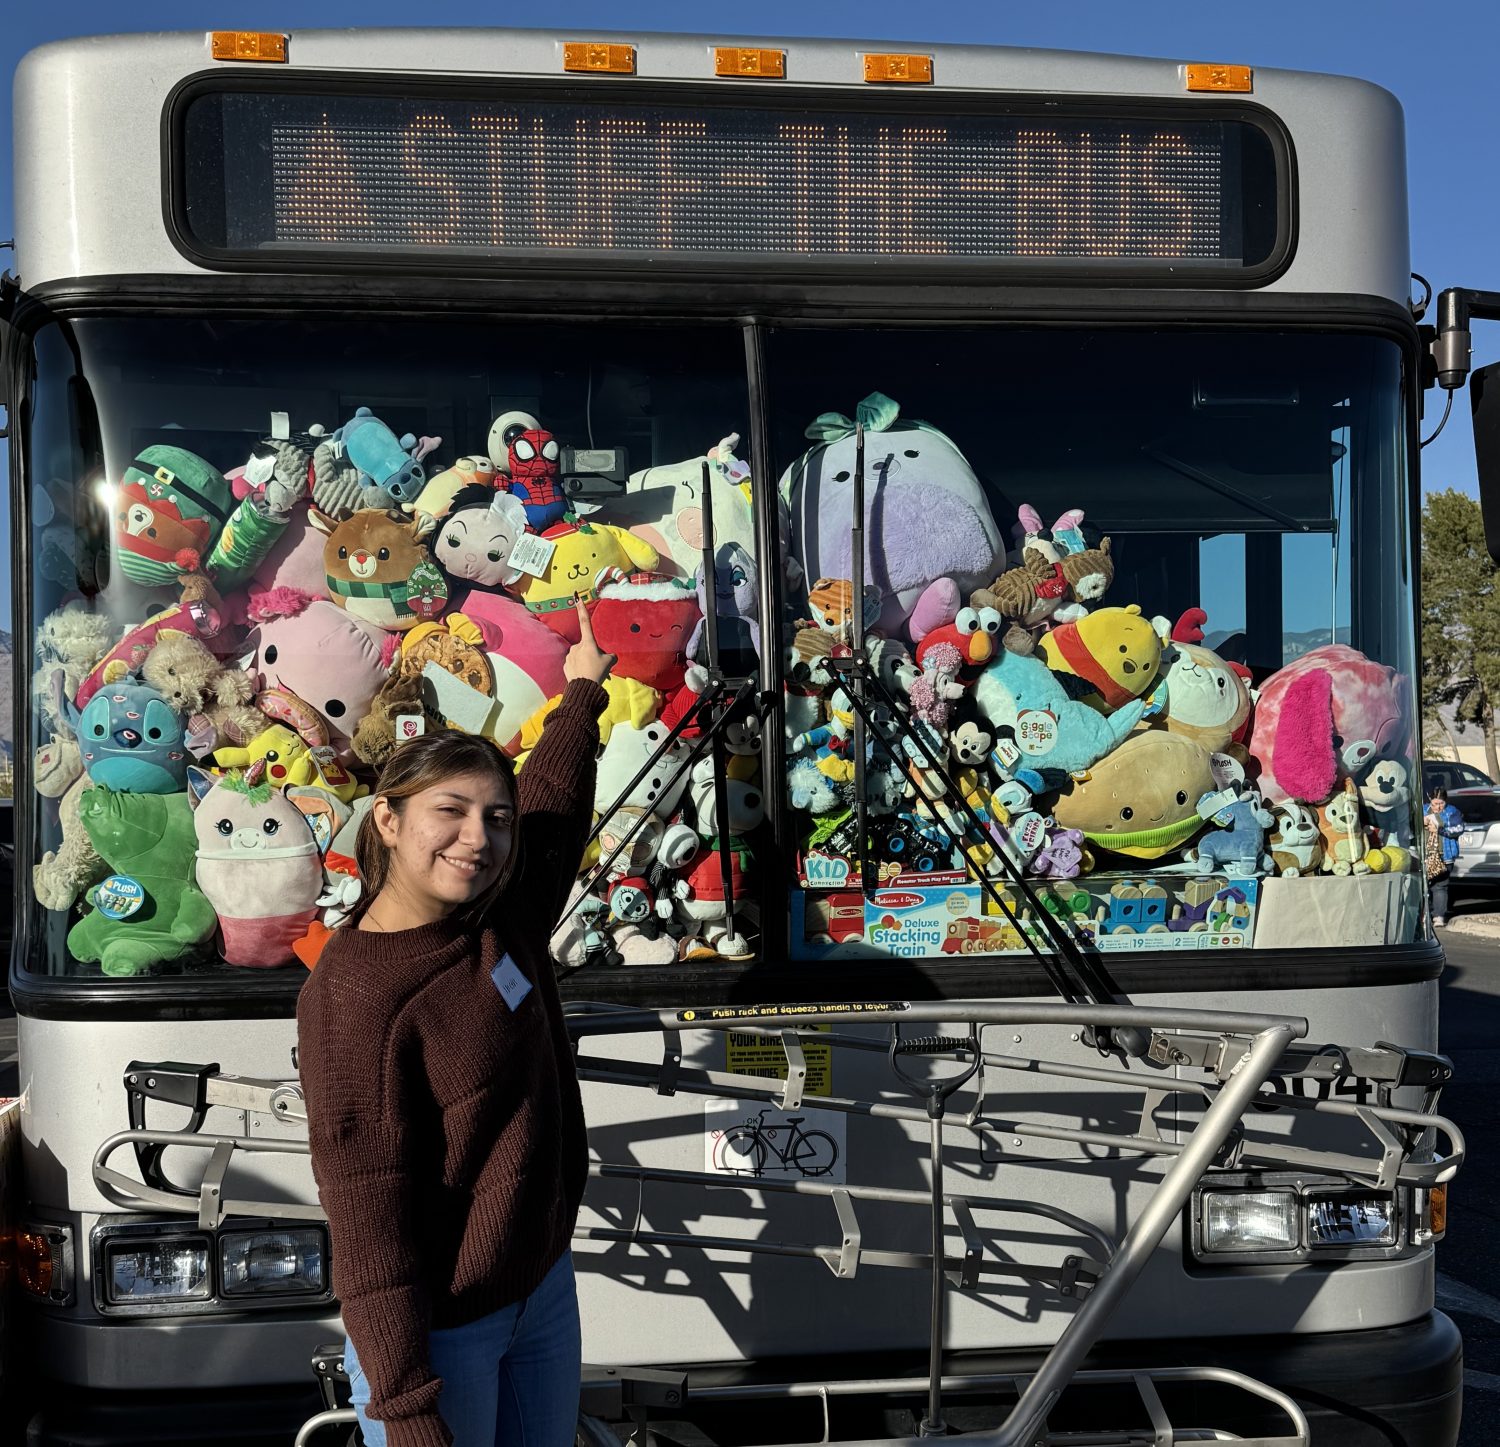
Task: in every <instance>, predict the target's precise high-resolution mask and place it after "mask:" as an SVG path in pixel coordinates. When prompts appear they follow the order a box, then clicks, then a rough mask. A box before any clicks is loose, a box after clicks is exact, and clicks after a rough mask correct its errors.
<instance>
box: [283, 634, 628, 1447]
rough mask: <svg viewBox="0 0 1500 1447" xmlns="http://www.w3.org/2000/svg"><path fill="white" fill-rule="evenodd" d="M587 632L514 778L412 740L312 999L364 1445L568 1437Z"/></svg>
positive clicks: (366, 845) (308, 1084) (311, 1127)
mask: <svg viewBox="0 0 1500 1447" xmlns="http://www.w3.org/2000/svg"><path fill="white" fill-rule="evenodd" d="M578 612H579V623H580V627H581V630H582V641H581V642H580V643H578V644H575V645H574V647H573V649H572V650H571V652H570V653H569V654H568V657H567V660H566V663H565V672H566V674H567V676H568V679H569V680H570V682H569V683H568V687H567V691H566V692H565V693H564V694H563V698H562V703H561V705H560V706H559V707H558V709H557V710H556V712H554V713H553V714H552V715H551V717H550V718H549V719H548V720H547V724H546V727H545V729H544V730H543V732H542V737H541V741H540V742H539V743H538V744H537V746H536V748H535V749H534V750H533V751H532V754H531V757H530V758H529V759H528V760H527V761H526V766H525V768H524V769H523V770H522V772H521V775H520V778H519V781H518V780H517V779H516V777H515V776H514V775H513V773H512V770H511V765H510V762H509V760H508V759H506V758H505V756H504V755H503V754H502V753H500V751H499V750H498V749H496V748H495V747H494V746H493V745H491V744H490V743H488V742H486V741H485V740H483V739H479V738H472V737H470V736H468V735H466V734H459V733H435V734H427V735H424V736H422V737H420V738H417V739H414V740H412V741H411V742H410V743H406V744H403V745H402V746H401V748H400V749H398V750H397V752H396V754H395V756H394V757H393V758H392V759H391V761H390V762H389V763H388V764H387V765H386V767H385V770H384V772H383V773H382V774H381V776H380V780H379V783H378V784H377V785H376V791H375V801H374V804H373V806H372V807H371V809H370V812H369V814H368V815H367V816H366V818H365V820H364V823H363V824H362V825H361V826H360V833H359V841H358V856H359V867H360V873H361V876H362V877H363V879H364V881H365V885H366V889H365V901H366V903H365V905H364V907H363V911H362V913H360V914H358V915H357V916H356V918H355V919H354V920H353V921H351V922H350V923H349V924H347V925H345V927H344V928H343V929H341V930H338V931H336V932H335V933H334V934H333V936H332V937H331V938H330V939H329V941H328V944H327V945H326V947H325V948H324V951H323V955H322V958H321V960H320V961H319V963H318V967H317V969H316V971H315V972H314V973H313V974H312V975H311V976H310V977H309V979H308V981H307V984H306V985H305V986H304V987H303V990H302V995H301V998H300V999H299V1001H298V1004H297V1038H298V1047H299V1052H300V1054H299V1059H300V1062H301V1073H302V1088H303V1093H304V1096H305V1098H306V1104H307V1116H308V1138H309V1140H310V1142H311V1146H312V1164H313V1173H314V1175H315V1176H316V1178H317V1182H318V1191H319V1195H320V1197H321V1199H322V1202H323V1207H324V1209H325V1210H326V1211H327V1213H328V1226H329V1232H330V1235H331V1237H332V1258H333V1284H334V1289H335V1290H336V1291H337V1293H338V1296H339V1300H340V1301H341V1302H342V1304H343V1312H344V1325H345V1327H346V1329H347V1332H348V1347H347V1349H346V1353H345V1364H346V1365H347V1367H348V1369H349V1376H350V1380H351V1382H352V1385H353V1399H354V1405H355V1408H356V1411H357V1412H358V1416H359V1422H360V1427H361V1428H362V1430H363V1432H364V1440H365V1442H366V1444H368V1447H382V1444H389V1447H448V1444H449V1443H456V1444H458V1447H492V1444H500V1443H504V1444H509V1443H520V1442H524V1443H525V1444H526V1447H571V1444H572V1442H573V1437H574V1430H575V1424H576V1420H577V1416H578V1380H579V1366H580V1351H581V1348H580V1345H579V1325H578V1299H577V1295H576V1292H575V1289H574V1283H573V1264H572V1257H571V1255H570V1253H569V1241H570V1239H571V1236H572V1232H573V1223H574V1221H575V1219H576V1217H577V1215H578V1204H579V1201H580V1199H581V1198H582V1196H583V1186H584V1181H585V1178H586V1176H587V1171H588V1151H587V1144H586V1140H585V1136H584V1123H583V1106H582V1103H581V1101H580V1098H579V1093H578V1081H577V1078H576V1077H575V1075H574V1071H573V1057H572V1052H571V1050H570V1048H569V1044H568V1037H567V1032H566V1030H565V1029H564V1027H563V1017H562V1006H561V1003H560V1001H559V999H558V994H557V987H556V985H555V984H554V983H553V980H552V966H551V963H550V961H549V959H548V955H547V941H548V936H549V935H550V934H551V932H552V928H553V926H554V925H555V923H556V922H557V919H558V916H559V915H560V913H561V912H562V907H563V904H564V901H565V900H566V897H567V894H568V889H569V886H570V884H571V883H572V881H573V879H574V877H575V875H576V874H577V871H578V865H579V860H580V858H581V856H582V853H583V845H584V838H585V836H586V834H587V832H588V828H589V823H590V820H591V818H592V810H593V801H594V755H595V753H596V751H597V748H598V743H599V734H598V727H597V719H598V716H599V714H600V713H601V712H602V711H603V709H604V705H605V692H604V689H603V688H602V687H601V686H600V685H601V683H602V681H603V679H604V678H605V676H606V675H607V674H608V672H609V668H610V665H611V664H612V663H613V662H614V659H613V658H612V657H611V656H610V655H609V654H606V653H602V652H601V651H600V649H599V648H598V646H597V644H596V643H595V641H594V636H593V631H592V629H591V628H590V626H589V620H588V614H587V613H586V612H585V611H584V609H583V606H582V604H580V605H579V609H578Z"/></svg>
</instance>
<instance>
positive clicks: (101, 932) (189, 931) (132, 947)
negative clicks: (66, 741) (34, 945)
mask: <svg viewBox="0 0 1500 1447" xmlns="http://www.w3.org/2000/svg"><path fill="white" fill-rule="evenodd" d="M80 813H81V814H82V817H83V827H84V829H85V830H86V831H87V832H88V836H89V838H90V839H91V840H92V841H93V843H94V848H95V849H97V850H98V851H99V854H100V856H101V857H102V858H103V860H104V862H105V863H106V864H107V865H108V866H109V868H110V870H111V871H112V872H111V874H110V876H109V878H108V879H106V880H104V882H103V883H102V884H96V885H95V886H94V887H93V888H92V889H90V890H89V892H88V895H87V898H88V902H89V904H90V905H91V906H92V908H91V909H90V911H89V913H88V914H87V915H85V916H84V918H83V919H81V920H79V921H78V923H77V924H75V925H74V926H73V928H72V929H71V930H69V931H68V948H69V949H70V950H71V951H72V953H73V957H74V958H75V959H78V960H83V961H87V962H92V961H94V960H97V961H99V964H100V967H101V968H102V969H103V971H104V973H105V974H106V975H116V976H129V975H144V974H147V973H149V972H150V971H151V970H152V969H153V968H154V967H155V966H156V965H159V964H163V963H165V962H167V961H169V960H177V959H181V958H182V957H183V956H184V955H187V954H191V953H192V952H193V950H194V949H196V947H197V946H198V945H200V944H202V943H203V942H204V941H205V940H207V939H208V938H209V937H210V936H211V935H212V934H213V932H214V930H215V928H216V927H217V925H218V922H219V921H218V916H217V915H215V913H214V908H213V906H212V905H211V904H210V903H209V902H208V898H207V896H206V895H205V894H204V893H203V891H202V890H200V889H198V888H197V887H196V886H195V885H194V884H193V882H192V880H193V862H194V857H195V855H196V854H197V850H198V837H197V834H196V832H195V831H194V829H193V810H192V806H191V804H189V803H188V796H187V795H186V794H185V793H184V794H124V793H119V792H117V791H116V790H114V789H110V788H107V787H105V786H104V785H99V786H97V787H95V788H92V789H86V790H85V791H84V794H83V799H82V802H81V805H80Z"/></svg>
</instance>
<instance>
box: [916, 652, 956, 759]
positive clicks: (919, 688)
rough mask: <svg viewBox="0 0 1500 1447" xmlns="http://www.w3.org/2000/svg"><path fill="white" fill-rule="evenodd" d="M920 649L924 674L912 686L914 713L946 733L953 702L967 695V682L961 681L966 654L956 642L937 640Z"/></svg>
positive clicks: (944, 734)
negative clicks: (964, 683) (929, 645)
mask: <svg viewBox="0 0 1500 1447" xmlns="http://www.w3.org/2000/svg"><path fill="white" fill-rule="evenodd" d="M919 651H920V652H921V654H922V676H921V677H920V678H919V679H917V680H916V682H914V683H913V684H912V686H911V690H910V699H911V711H912V716H913V717H914V718H919V719H921V720H922V721H923V722H924V723H926V724H929V725H931V727H932V728H934V729H935V730H937V731H938V732H939V733H940V734H941V735H943V736H945V737H946V735H947V732H948V721H949V719H950V718H951V717H952V715H953V705H954V703H955V702H957V700H959V699H961V698H962V697H963V696H964V686H963V684H961V683H960V682H959V681H958V675H959V670H960V669H961V668H962V667H963V664H964V656H963V654H962V653H961V652H959V649H958V645H957V644H955V643H943V642H940V643H935V644H933V645H932V646H931V647H925V646H924V647H923V648H921V649H920V650H919Z"/></svg>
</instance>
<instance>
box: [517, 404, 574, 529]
mask: <svg viewBox="0 0 1500 1447" xmlns="http://www.w3.org/2000/svg"><path fill="white" fill-rule="evenodd" d="M509 451H510V482H509V484H508V485H507V490H508V491H510V492H512V493H514V494H515V495H516V497H518V498H520V500H521V506H522V507H524V508H525V509H526V525H527V526H528V527H529V528H530V529H531V530H532V531H533V532H538V533H539V532H541V531H543V529H545V528H550V527H551V526H552V525H553V523H555V522H559V521H561V519H562V515H563V514H564V513H565V512H566V511H567V510H568V500H567V499H566V498H565V497H564V496H563V490H562V485H561V483H560V481H559V478H558V473H559V468H558V465H557V459H558V456H559V449H558V446H557V439H556V438H555V437H554V436H553V435H552V434H551V433H550V432H545V431H543V430H542V429H540V428H535V429H532V430H529V431H526V432H521V433H518V434H517V435H516V436H515V437H513V438H511V441H510V449H509Z"/></svg>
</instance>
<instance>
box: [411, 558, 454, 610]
mask: <svg viewBox="0 0 1500 1447" xmlns="http://www.w3.org/2000/svg"><path fill="white" fill-rule="evenodd" d="M406 606H407V607H408V608H410V609H411V611H412V612H413V613H415V614H416V615H417V617H418V618H420V619H421V620H422V621H423V622H424V623H433V622H436V621H437V619H438V618H440V617H441V616H442V613H443V609H444V608H446V607H447V606H448V580H447V579H446V578H445V577H444V576H443V570H442V569H441V568H440V567H438V565H437V564H436V563H418V564H417V566H416V567H415V568H413V569H412V570H411V576H410V577H409V578H407V580H406Z"/></svg>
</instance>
